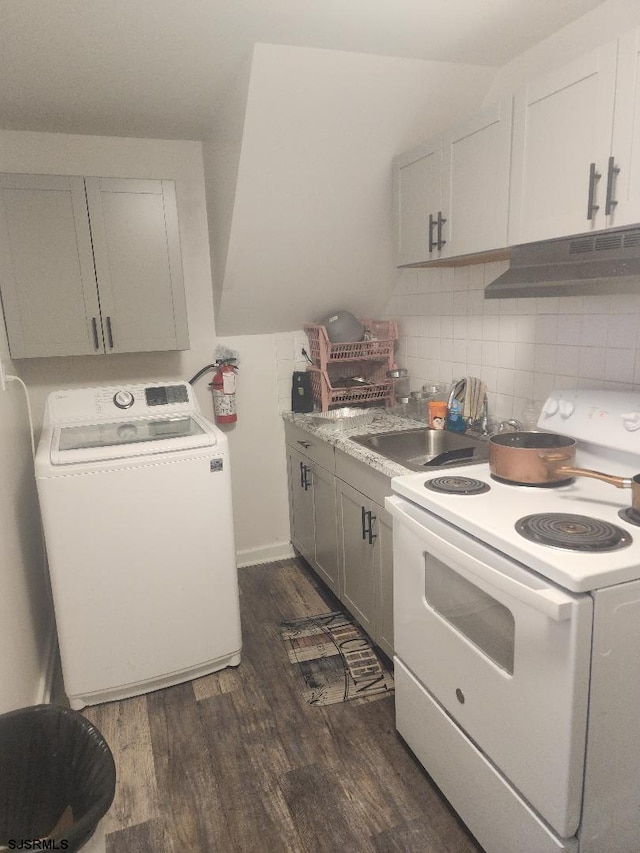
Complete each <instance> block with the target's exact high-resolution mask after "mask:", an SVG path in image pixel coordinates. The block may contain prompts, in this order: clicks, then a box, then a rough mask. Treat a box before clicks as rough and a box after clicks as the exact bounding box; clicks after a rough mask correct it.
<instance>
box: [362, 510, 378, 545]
mask: <svg viewBox="0 0 640 853" xmlns="http://www.w3.org/2000/svg"><path fill="white" fill-rule="evenodd" d="M361 509H362V538H363V539H367V540H368V542H369V545H373V543H374V542H375V540H376V538H377V536H378V534H377V533H374V532H373V522H374V521H375V520H376V517H375V515H374V514H373V513H372V512H371V510H370V509H365V508H364V507H361Z"/></svg>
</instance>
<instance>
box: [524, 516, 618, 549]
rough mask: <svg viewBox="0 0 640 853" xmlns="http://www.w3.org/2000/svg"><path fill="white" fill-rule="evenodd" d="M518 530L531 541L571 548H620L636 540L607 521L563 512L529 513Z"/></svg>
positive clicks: (555, 546)
mask: <svg viewBox="0 0 640 853" xmlns="http://www.w3.org/2000/svg"><path fill="white" fill-rule="evenodd" d="M516 530H517V531H518V533H519V534H520V535H521V536H524V538H525V539H529V540H530V541H531V542H537V543H538V544H539V545H551V546H552V547H554V548H564V549H566V550H568V551H587V552H597V551H617V550H618V549H619V548H626V547H627V546H628V545H630V544H631V542H632V541H633V539H632V537H631V535H630V534H629V533H627V532H626V531H625V530H623V529H622V528H621V527H618V526H617V525H615V524H610V523H609V522H608V521H602V519H600V518H590V517H589V516H587V515H573V514H572V513H562V512H548V513H538V514H536V515H526V516H525V517H524V518H521V519H519V520H518V521H517V522H516Z"/></svg>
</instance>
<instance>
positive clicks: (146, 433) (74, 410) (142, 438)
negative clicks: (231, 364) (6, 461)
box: [35, 382, 242, 709]
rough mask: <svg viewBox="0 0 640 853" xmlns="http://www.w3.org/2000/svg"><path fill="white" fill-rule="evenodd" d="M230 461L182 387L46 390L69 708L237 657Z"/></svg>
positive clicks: (41, 488)
mask: <svg viewBox="0 0 640 853" xmlns="http://www.w3.org/2000/svg"><path fill="white" fill-rule="evenodd" d="M229 467H230V466H229V452H228V444H227V438H226V436H225V435H224V433H222V432H221V431H220V430H219V429H218V428H217V427H216V426H215V425H214V424H212V423H211V422H210V421H208V420H207V419H206V418H204V417H203V416H202V414H201V413H200V409H199V406H198V403H197V401H196V398H195V396H194V393H193V390H192V388H191V386H190V385H188V384H187V383H183V382H174V383H149V384H146V385H129V386H126V387H109V388H106V387H101V388H82V389H74V390H68V391H55V392H53V393H52V394H50V395H49V397H48V399H47V405H46V411H45V418H44V428H43V432H42V436H41V439H40V442H39V445H38V452H37V454H36V463H35V471H36V482H37V486H38V495H39V498H40V507H41V511H42V519H43V526H44V533H45V540H46V545H47V555H48V559H49V571H50V576H51V586H52V590H53V600H54V607H55V615H56V625H57V630H58V639H59V645H60V655H61V660H62V672H63V678H64V685H65V692H66V694H67V697H68V699H69V702H70V704H71V707H72V708H75V709H80V708H82V707H84V706H85V705H94V704H97V703H99V702H107V701H110V700H113V699H122V698H124V697H128V696H134V695H137V694H140V693H146V692H148V691H150V690H156V689H158V688H161V687H166V686H168V685H171V684H176V683H178V682H181V681H187V680H189V679H192V678H196V677H198V676H202V675H205V674H207V673H210V672H214V671H215V670H218V669H222V668H223V667H226V666H236V665H237V664H239V663H240V652H241V644H242V640H241V634H240V610H239V601H238V579H237V569H236V558H235V543H234V531H233V514H232V505H231V478H230V470H229Z"/></svg>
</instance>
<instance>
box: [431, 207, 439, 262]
mask: <svg viewBox="0 0 640 853" xmlns="http://www.w3.org/2000/svg"><path fill="white" fill-rule="evenodd" d="M437 224H438V223H437V222H436V220H435V219H434V218H433V214H432V213H430V214H429V254H431V252H433V250H434V249H435V247H436V241H435V240H434V239H433V229H434V228H435V227H436V225H437Z"/></svg>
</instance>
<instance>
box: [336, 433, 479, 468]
mask: <svg viewBox="0 0 640 853" xmlns="http://www.w3.org/2000/svg"><path fill="white" fill-rule="evenodd" d="M351 441H355V442H356V443H357V444H360V445H362V446H363V447H367V448H368V449H369V450H373V451H375V452H376V453H379V454H380V455H381V456H385V457H386V458H387V459H391V460H392V461H393V462H398V463H399V464H400V465H404V466H405V468H411V469H412V470H414V471H424V470H425V468H444V467H446V466H447V465H469V464H471V463H474V462H485V461H486V460H487V459H488V458H489V442H488V440H487V438H484V437H482V436H477V435H470V434H469V433H459V432H449V431H448V430H444V429H428V428H427V427H418V428H416V429H406V430H400V431H395V432H379V433H371V434H370V435H354V436H351Z"/></svg>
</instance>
